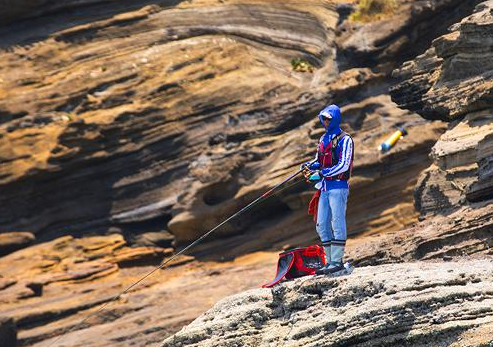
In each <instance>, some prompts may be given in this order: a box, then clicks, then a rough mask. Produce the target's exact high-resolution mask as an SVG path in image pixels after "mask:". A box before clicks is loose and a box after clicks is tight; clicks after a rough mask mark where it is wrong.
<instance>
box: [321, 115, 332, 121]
mask: <svg viewBox="0 0 493 347" xmlns="http://www.w3.org/2000/svg"><path fill="white" fill-rule="evenodd" d="M322 119H323V120H328V121H331V120H332V117H331V116H322Z"/></svg>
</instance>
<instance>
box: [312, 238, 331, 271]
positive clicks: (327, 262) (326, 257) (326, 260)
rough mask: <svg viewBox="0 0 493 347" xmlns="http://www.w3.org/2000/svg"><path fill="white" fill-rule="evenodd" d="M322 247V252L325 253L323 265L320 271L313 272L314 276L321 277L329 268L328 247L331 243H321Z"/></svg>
mask: <svg viewBox="0 0 493 347" xmlns="http://www.w3.org/2000/svg"><path fill="white" fill-rule="evenodd" d="M322 246H323V247H324V251H325V265H324V266H322V267H321V268H320V269H316V270H315V274H317V275H323V274H325V272H326V271H327V269H328V268H329V265H330V261H331V258H330V255H331V253H330V251H331V249H330V246H331V243H330V241H329V242H322Z"/></svg>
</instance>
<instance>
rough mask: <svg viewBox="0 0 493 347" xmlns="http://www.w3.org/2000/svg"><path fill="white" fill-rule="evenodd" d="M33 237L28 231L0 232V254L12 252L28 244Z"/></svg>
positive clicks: (31, 241)
mask: <svg viewBox="0 0 493 347" xmlns="http://www.w3.org/2000/svg"><path fill="white" fill-rule="evenodd" d="M34 239H35V237H34V235H33V234H32V233H28V232H13V233H2V234H0V256H2V255H5V254H9V253H12V252H14V251H16V250H18V249H21V248H24V247H27V246H29V245H30V244H32V243H33V241H34Z"/></svg>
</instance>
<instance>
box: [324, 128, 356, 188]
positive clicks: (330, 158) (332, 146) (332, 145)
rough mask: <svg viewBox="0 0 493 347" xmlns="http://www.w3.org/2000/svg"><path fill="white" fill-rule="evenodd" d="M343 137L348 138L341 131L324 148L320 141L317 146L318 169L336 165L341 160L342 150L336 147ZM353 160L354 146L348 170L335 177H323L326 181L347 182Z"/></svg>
mask: <svg viewBox="0 0 493 347" xmlns="http://www.w3.org/2000/svg"><path fill="white" fill-rule="evenodd" d="M344 136H349V135H348V134H346V133H345V132H344V131H341V132H340V133H339V134H338V135H337V136H336V137H334V138H333V139H332V141H330V142H329V143H328V144H327V146H325V147H324V142H323V141H322V139H320V142H319V144H318V162H319V163H320V169H325V168H328V167H332V166H334V165H336V164H337V163H338V162H339V160H341V156H342V150H341V147H340V146H338V144H339V141H340V140H342V139H343V138H344ZM353 159H354V146H353V149H352V153H351V163H350V164H349V169H348V170H347V171H344V172H342V173H340V174H339V175H337V176H332V177H325V179H326V180H328V181H330V180H344V181H347V180H349V178H350V177H351V172H352V171H353Z"/></svg>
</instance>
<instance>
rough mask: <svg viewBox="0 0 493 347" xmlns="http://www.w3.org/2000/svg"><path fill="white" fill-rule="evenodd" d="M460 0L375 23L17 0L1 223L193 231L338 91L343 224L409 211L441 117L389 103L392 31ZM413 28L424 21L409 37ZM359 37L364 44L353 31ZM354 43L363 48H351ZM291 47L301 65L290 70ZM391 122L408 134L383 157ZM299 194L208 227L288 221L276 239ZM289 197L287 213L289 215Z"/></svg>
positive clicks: (61, 230) (254, 189)
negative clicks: (351, 159) (347, 173)
mask: <svg viewBox="0 0 493 347" xmlns="http://www.w3.org/2000/svg"><path fill="white" fill-rule="evenodd" d="M458 3H460V1H455V2H454V1H438V0H437V1H432V2H429V1H428V2H417V3H414V2H412V1H402V4H401V5H402V9H403V10H402V11H400V12H399V15H397V14H396V15H394V16H391V17H389V18H386V19H385V20H383V21H381V22H379V23H380V24H378V25H380V26H377V27H375V25H376V24H374V23H369V24H358V23H355V24H351V25H349V24H347V23H348V22H347V20H346V21H345V20H344V15H343V13H344V11H343V10H342V7H343V6H341V5H337V3H326V2H322V1H320V2H317V1H315V2H312V3H310V4H309V5H308V4H304V6H300V4H299V3H298V2H284V1H283V2H279V3H277V2H271V3H269V5H266V4H265V3H262V2H248V3H243V2H241V1H231V2H219V1H218V2H216V1H213V0H210V1H192V2H176V3H170V2H167V1H162V2H159V1H157V2H153V3H152V4H149V5H147V6H144V5H146V3H144V4H143V3H142V2H136V1H125V2H121V3H119V4H118V5H115V4H114V2H113V1H97V2H94V1H83V2H81V1H77V2H66V3H64V5H63V6H64V8H56V7H57V6H58V5H56V4H55V3H54V2H44V4H45V5H46V6H45V7H43V10H42V11H41V10H37V11H33V10H29V8H28V7H25V8H24V10H25V11H26V14H25V15H19V16H20V17H19V18H21V19H19V20H18V21H15V22H13V23H11V24H9V25H7V26H4V27H3V28H2V29H0V32H1V33H2V35H1V36H0V46H1V47H3V49H2V50H1V52H0V56H1V59H0V61H1V63H0V69H1V71H2V77H1V80H0V100H1V101H0V135H1V136H0V152H1V159H0V225H1V228H2V230H1V232H9V231H28V232H32V233H34V234H35V235H36V237H37V238H38V240H39V241H43V240H49V239H53V238H55V237H59V236H61V235H66V234H70V235H73V236H80V235H82V234H84V233H88V232H90V233H107V232H118V233H122V234H123V235H124V236H125V238H126V239H127V241H128V242H134V241H135V240H134V239H135V238H140V236H139V235H140V234H142V233H144V232H146V233H147V232H160V233H165V234H167V235H169V234H168V232H169V233H171V234H172V235H173V236H174V237H175V238H176V240H177V242H178V243H179V242H182V241H187V240H190V239H193V238H195V237H196V236H197V235H200V234H202V233H203V232H205V231H206V230H207V229H209V228H211V227H212V226H213V225H215V224H216V223H217V222H218V221H219V220H221V219H223V218H224V217H226V216H227V215H230V214H232V213H233V212H234V211H236V210H237V209H238V208H239V207H240V206H243V205H244V204H246V203H247V202H248V201H250V200H252V199H253V198H254V197H256V196H258V195H259V194H261V193H262V192H263V191H264V190H266V189H267V188H268V187H270V186H272V184H274V183H276V182H278V181H279V179H280V178H281V177H283V176H285V175H286V174H288V173H290V172H292V171H293V170H296V169H297V167H298V164H299V163H301V162H303V161H304V160H307V159H309V158H310V156H311V155H313V153H314V146H315V142H316V141H317V139H318V137H319V136H320V134H321V129H320V127H319V126H318V124H317V121H316V120H315V115H316V113H317V112H318V110H320V109H321V108H322V107H323V106H324V105H326V104H327V103H329V102H337V103H340V104H341V105H342V106H343V107H344V108H343V113H344V115H345V116H344V122H345V123H344V125H343V126H344V128H345V129H346V130H347V131H348V132H350V133H352V134H353V135H354V138H355V141H356V146H357V148H358V151H357V155H356V163H355V171H354V174H355V177H354V179H353V182H354V183H353V185H354V187H355V189H354V191H355V192H358V193H355V194H354V195H353V196H352V197H351V201H352V203H351V204H350V206H351V207H350V212H349V214H348V215H349V217H348V218H349V221H348V222H349V225H350V228H349V230H350V231H351V233H355V234H356V233H360V232H364V231H368V230H370V229H372V230H397V229H401V228H402V227H405V226H409V225H411V224H412V223H413V222H414V221H415V220H416V217H417V215H416V213H415V211H414V207H413V202H412V196H411V195H410V192H411V191H412V190H413V188H414V185H415V183H416V177H417V175H418V173H419V172H421V171H422V170H423V169H424V168H425V167H427V166H428V165H429V163H430V162H429V159H428V158H427V154H428V152H429V148H430V147H431V146H432V145H433V144H434V142H435V141H436V139H437V137H438V136H439V135H440V134H441V132H442V131H443V124H442V123H437V122H435V123H429V122H425V121H424V120H423V119H422V118H420V117H419V116H418V115H416V114H414V113H411V112H407V111H401V110H399V109H397V108H396V106H395V104H394V103H392V102H391V101H390V99H389V97H388V93H387V90H388V87H389V86H390V85H391V81H390V76H389V74H390V71H391V70H392V68H394V67H397V64H398V61H400V59H402V57H401V55H402V54H401V53H402V52H404V51H406V48H405V47H409V46H413V47H415V46H416V45H415V44H414V43H415V41H417V40H423V41H427V40H428V41H429V40H431V39H432V38H433V35H434V34H433V33H432V32H429V31H427V30H426V29H427V28H428V27H429V23H430V22H429V21H430V18H432V17H433V16H438V15H439V14H440V16H442V17H443V23H444V24H445V23H449V24H452V23H453V22H455V21H456V20H457V18H460V14H461V11H459V10H458V9H455V8H453V4H458ZM3 4H5V5H4V7H8V6H7V4H8V2H6V1H4V2H3ZM138 4H140V7H139V6H137V5H138ZM21 5H22V4H21V3H16V5H15V6H12V7H11V8H10V10H11V11H14V10H15V8H16V7H17V6H21ZM461 6H462V7H464V6H463V5H461ZM461 6H459V7H460V8H462V7H461ZM466 10H467V9H466ZM12 16H14V15H13V14H12ZM430 16H431V17H430ZM22 18H29V19H22ZM411 18H412V19H411ZM404 19H405V20H404ZM46 23H50V25H46ZM382 23H383V24H382ZM402 23H405V24H402ZM399 25H401V26H402V27H401V29H399V31H398V32H395V30H394V27H395V26H399ZM418 29H419V30H420V32H422V33H427V34H426V35H424V36H425V37H421V36H416V35H411V36H409V34H408V31H409V30H414V31H416V33H417V30H418ZM436 30H438V29H436ZM377 32H378V35H377V34H376V33H377ZM428 34H429V35H428ZM375 35H377V36H378V37H376V36H375ZM355 37H358V39H355ZM368 42H373V43H372V45H373V46H372V47H378V49H377V48H374V49H366V48H362V47H361V45H363V43H368ZM396 42H398V43H399V45H398V44H397V43H396ZM397 46H398V47H401V49H397V48H395V47H397ZM390 47H394V48H393V51H392V52H394V53H393V54H390V53H388V54H386V58H385V59H383V58H382V60H384V61H385V62H378V61H379V59H380V58H378V54H380V52H381V51H382V50H385V51H389V50H390ZM387 48H388V49H387ZM416 49H417V48H416ZM354 50H357V51H360V50H364V51H365V52H366V53H365V54H366V55H365V56H366V57H367V58H368V57H372V58H371V59H370V58H368V59H365V60H362V61H361V62H360V63H359V64H356V63H354V62H351V61H349V60H348V59H346V58H345V57H348V56H351V54H352V53H351V52H353V51H354ZM409 54H411V53H409ZM295 58H303V59H306V60H307V61H308V62H309V63H311V64H312V65H313V66H314V68H315V71H314V72H313V73H303V72H296V71H293V69H292V67H291V64H290V61H291V60H292V59H295ZM367 60H368V62H366V63H364V61H367ZM371 61H373V62H371ZM396 125H401V126H405V127H407V128H409V132H410V136H409V137H408V138H407V139H404V140H403V141H401V143H400V146H398V147H397V148H396V149H395V151H394V152H393V153H391V154H390V155H385V156H380V155H379V154H378V153H377V151H376V148H377V146H378V144H379V143H380V142H381V141H382V140H384V139H385V137H386V136H388V134H389V133H391V132H392V131H393V128H394V127H395V126H396ZM409 153H413V155H412V156H410V155H409ZM376 187H379V188H378V189H377V190H376V189H375V188H376ZM303 192H305V193H303ZM293 193H294V194H293ZM300 193H303V194H300ZM309 194H310V192H308V191H307V187H306V186H303V185H299V186H297V187H295V188H293V190H291V191H287V192H285V193H284V194H283V195H281V196H279V197H277V198H275V199H272V200H271V204H270V205H269V206H268V207H269V209H268V210H269V211H270V212H269V214H268V215H266V214H265V213H263V211H265V210H266V209H257V210H255V211H253V212H252V215H250V216H246V218H243V219H242V220H237V221H233V222H232V223H230V224H228V225H226V226H225V227H224V228H223V229H222V230H221V231H220V232H219V233H218V234H217V235H218V236H221V234H223V235H231V234H238V233H240V232H252V231H255V230H257V229H259V228H262V227H264V226H265V225H266V224H268V223H269V222H272V221H276V222H277V224H281V223H284V224H290V225H295V226H296V227H295V228H293V230H296V234H297V235H295V236H290V235H285V237H284V238H285V241H286V242H288V243H297V242H299V236H298V235H300V234H302V235H304V239H305V240H308V239H309V238H310V237H313V235H312V230H311V228H310V230H308V228H304V226H306V224H307V223H306V221H307V217H306V211H305V206H306V202H307V200H308V199H309ZM300 196H301V197H302V198H301V199H300V198H299V197H300ZM293 214H294V215H296V216H297V220H296V221H295V224H293V219H292V218H291V220H289V221H288V220H287V219H286V217H287V215H289V216H292V215H293ZM252 216H253V217H254V218H251V217H252ZM270 229H271V233H272V234H273V235H275V237H277V238H279V237H280V234H282V233H283V232H284V231H283V230H280V229H277V230H272V227H271V228H270ZM261 234H265V233H261ZM275 237H274V238H275ZM144 238H145V236H144ZM290 239H291V240H290ZM261 240H262V239H261ZM256 247H257V248H258V247H265V240H262V244H261V245H257V246H256Z"/></svg>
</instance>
